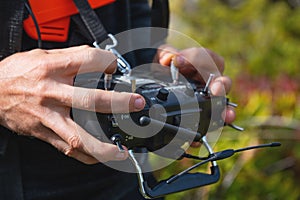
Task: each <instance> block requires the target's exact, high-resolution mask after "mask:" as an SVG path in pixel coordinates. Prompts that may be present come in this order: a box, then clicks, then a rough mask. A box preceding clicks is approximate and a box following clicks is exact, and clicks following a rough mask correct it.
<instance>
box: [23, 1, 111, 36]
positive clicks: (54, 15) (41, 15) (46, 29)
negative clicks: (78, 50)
mask: <svg viewBox="0 0 300 200" xmlns="http://www.w3.org/2000/svg"><path fill="white" fill-rule="evenodd" d="M88 1H89V3H90V5H91V7H92V8H94V9H95V8H99V7H101V6H104V5H107V4H109V3H112V2H114V1H115V0H88ZM29 3H30V7H31V9H32V12H33V13H34V15H35V17H36V20H37V22H38V25H39V28H40V32H41V39H42V40H43V41H54V42H65V41H67V39H68V33H69V25H70V16H72V15H74V14H77V13H78V10H77V8H76V6H75V4H74V3H73V0H49V1H41V0H29ZM23 25H24V30H25V31H26V33H27V34H28V35H29V36H30V37H31V38H33V39H36V40H37V39H38V35H37V31H36V27H35V25H34V22H33V20H32V17H31V16H30V17H28V18H27V19H25V20H24V22H23Z"/></svg>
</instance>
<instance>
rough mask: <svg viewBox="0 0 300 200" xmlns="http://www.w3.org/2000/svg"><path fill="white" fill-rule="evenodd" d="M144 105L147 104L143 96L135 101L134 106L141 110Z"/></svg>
mask: <svg viewBox="0 0 300 200" xmlns="http://www.w3.org/2000/svg"><path fill="white" fill-rule="evenodd" d="M144 106H145V101H144V100H143V99H142V98H137V99H136V100H135V101H134V107H135V109H137V110H140V109H143V108H144Z"/></svg>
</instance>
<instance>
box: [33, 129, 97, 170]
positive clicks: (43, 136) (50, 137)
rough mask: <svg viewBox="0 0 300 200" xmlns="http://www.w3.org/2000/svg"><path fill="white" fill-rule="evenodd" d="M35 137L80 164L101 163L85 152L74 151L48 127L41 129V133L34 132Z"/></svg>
mask: <svg viewBox="0 0 300 200" xmlns="http://www.w3.org/2000/svg"><path fill="white" fill-rule="evenodd" d="M33 135H34V136H35V137H36V138H38V139H40V140H43V141H45V142H47V143H49V144H51V145H52V146H54V147H55V148H57V149H58V150H59V151H61V152H62V153H64V154H65V155H67V156H69V157H72V158H74V159H76V160H78V161H80V162H83V163H85V164H95V163H98V162H99V161H98V160H97V159H96V158H94V157H92V156H90V155H87V154H86V153H84V152H81V151H79V150H74V149H72V148H71V147H70V146H69V145H68V144H67V143H66V142H65V141H64V140H63V139H62V138H60V137H59V136H57V135H56V134H55V133H54V132H53V131H52V130H50V129H48V128H46V127H44V128H41V129H40V130H39V131H33Z"/></svg>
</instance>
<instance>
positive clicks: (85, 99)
mask: <svg viewBox="0 0 300 200" xmlns="http://www.w3.org/2000/svg"><path fill="white" fill-rule="evenodd" d="M94 100H95V96H94V93H93V92H86V93H85V94H83V95H82V97H81V104H82V107H83V108H84V109H89V108H91V107H92V104H93V103H94Z"/></svg>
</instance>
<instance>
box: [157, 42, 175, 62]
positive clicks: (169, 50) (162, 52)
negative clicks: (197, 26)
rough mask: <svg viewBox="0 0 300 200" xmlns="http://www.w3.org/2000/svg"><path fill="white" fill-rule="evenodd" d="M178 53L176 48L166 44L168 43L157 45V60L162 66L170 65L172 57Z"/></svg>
mask: <svg viewBox="0 0 300 200" xmlns="http://www.w3.org/2000/svg"><path fill="white" fill-rule="evenodd" d="M177 54H178V50H177V49H175V48H173V47H171V46H168V45H163V46H161V47H159V50H158V53H157V55H158V62H159V64H161V65H163V66H170V64H171V61H172V59H173V57H174V56H175V55H177Z"/></svg>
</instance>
